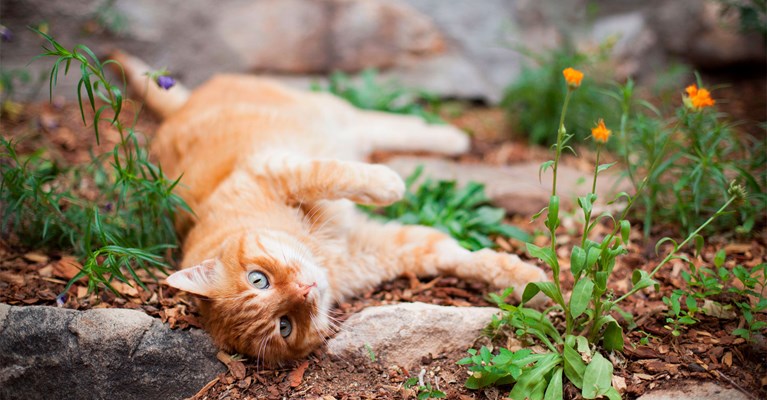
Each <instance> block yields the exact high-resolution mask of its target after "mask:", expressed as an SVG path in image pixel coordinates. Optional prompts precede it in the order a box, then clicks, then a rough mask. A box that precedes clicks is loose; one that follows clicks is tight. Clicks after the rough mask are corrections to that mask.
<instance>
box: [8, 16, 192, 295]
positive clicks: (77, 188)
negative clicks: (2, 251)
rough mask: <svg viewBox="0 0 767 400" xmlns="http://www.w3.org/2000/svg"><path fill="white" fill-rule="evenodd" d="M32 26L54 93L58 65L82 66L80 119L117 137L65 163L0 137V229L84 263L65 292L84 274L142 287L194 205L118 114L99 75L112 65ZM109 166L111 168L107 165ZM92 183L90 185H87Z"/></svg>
mask: <svg viewBox="0 0 767 400" xmlns="http://www.w3.org/2000/svg"><path fill="white" fill-rule="evenodd" d="M33 30H34V29H33ZM35 31H36V32H37V33H38V34H39V35H41V36H42V37H43V38H44V39H45V41H46V42H47V44H48V46H49V47H45V46H44V47H43V48H44V49H45V52H44V53H43V54H42V55H40V56H38V58H39V57H54V58H55V59H56V60H55V62H54V64H53V67H52V69H51V74H50V80H49V89H50V91H51V96H52V95H53V87H54V86H55V85H56V82H57V79H58V75H59V71H60V67H62V66H63V67H64V74H67V73H68V72H69V70H70V67H72V66H77V67H79V71H80V75H81V78H80V81H79V83H78V86H77V89H78V92H77V95H78V100H79V105H80V115H81V117H82V119H83V123H86V112H85V108H89V109H90V110H89V112H92V113H93V122H92V127H93V129H94V133H95V137H96V141H97V143H98V142H99V140H100V136H99V123H100V122H104V121H106V122H107V123H108V124H110V125H111V126H113V127H114V128H115V129H116V130H117V132H118V133H119V135H120V141H119V143H118V144H117V145H116V146H115V148H114V149H113V151H111V152H110V153H107V154H105V155H103V156H99V157H95V158H94V159H93V161H92V163H91V164H90V165H87V166H84V167H66V166H61V165H58V164H56V163H55V162H53V161H49V160H46V159H44V158H43V157H42V154H41V152H36V153H33V154H31V155H30V156H26V157H22V156H20V155H19V154H17V152H16V149H15V145H16V143H14V142H12V141H6V140H4V139H3V140H2V146H3V154H2V160H3V162H2V163H0V172H1V173H2V184H1V185H0V186H1V187H2V191H0V193H2V194H1V196H2V197H0V202H1V203H2V204H3V205H4V207H3V209H2V230H3V231H4V232H8V231H13V232H15V233H16V234H17V235H18V236H19V237H20V238H21V239H22V240H24V241H26V242H27V243H30V244H34V245H35V246H47V247H50V248H57V249H68V250H71V251H73V252H74V253H75V254H76V255H78V256H79V257H80V258H81V259H82V260H83V267H82V269H81V271H80V272H79V273H78V274H77V275H76V276H75V277H74V278H73V279H72V280H71V281H70V282H69V284H68V285H67V289H69V286H71V285H72V284H73V283H74V282H75V281H77V280H79V279H81V278H83V277H84V278H87V279H88V289H89V291H93V290H96V289H98V288H100V287H107V288H110V289H112V287H111V285H110V282H111V281H112V280H113V279H117V280H119V281H122V282H125V283H128V284H130V282H129V279H130V278H132V279H133V280H135V281H136V282H137V283H138V284H139V285H142V286H143V283H142V281H141V279H139V277H138V275H137V274H136V268H141V269H143V270H145V271H146V272H147V273H148V274H149V275H150V276H152V277H154V271H156V270H159V271H160V272H162V273H165V270H164V267H165V266H166V265H167V264H166V263H165V261H164V259H165V257H166V256H167V254H168V251H169V249H173V248H175V247H176V243H177V238H176V233H175V229H174V225H173V218H174V215H175V213H176V212H177V211H179V210H185V211H187V212H191V210H190V209H189V208H188V206H187V205H186V204H185V203H184V202H183V200H181V198H179V197H178V196H176V195H175V194H173V192H172V190H173V188H174V187H175V186H176V185H177V184H178V180H175V181H173V180H169V179H167V177H166V176H165V175H164V174H163V172H162V169H161V168H160V167H158V166H155V165H154V164H152V163H151V162H150V161H149V159H148V154H147V151H146V150H145V149H144V148H142V147H141V145H139V140H138V137H137V136H136V133H135V132H134V130H133V128H132V127H131V126H126V125H125V124H124V123H123V122H122V121H121V120H120V119H119V117H120V114H121V111H122V110H123V102H124V99H123V90H121V89H120V88H119V87H118V86H115V85H113V84H112V83H111V82H110V81H109V80H107V78H106V76H105V74H104V67H106V66H107V65H109V64H113V63H114V64H116V63H115V62H114V61H112V60H109V61H106V62H103V63H102V62H101V61H99V59H98V58H97V57H96V56H95V55H94V54H93V52H92V51H91V50H90V49H89V48H87V47H86V46H84V45H77V46H75V47H74V48H73V49H72V50H67V49H65V48H64V47H63V46H62V45H61V44H59V43H58V42H56V41H55V40H54V39H53V38H52V37H50V36H48V35H47V34H45V33H43V32H41V31H39V30H35ZM123 86H124V83H123ZM83 94H84V95H85V96H86V98H87V100H83V98H82V97H83ZM134 121H135V119H134ZM107 163H108V164H109V167H111V168H107V167H105V164H107ZM82 182H86V183H85V184H83V183H82ZM89 185H92V186H93V187H94V188H95V189H92V190H86V189H84V187H85V188H87V187H88V186H89ZM65 291H66V290H65Z"/></svg>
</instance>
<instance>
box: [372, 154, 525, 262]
mask: <svg viewBox="0 0 767 400" xmlns="http://www.w3.org/2000/svg"><path fill="white" fill-rule="evenodd" d="M422 173H423V166H419V167H418V168H416V170H415V171H413V173H412V174H411V175H410V176H409V177H407V179H405V183H406V185H407V191H406V193H405V197H404V198H403V199H402V200H401V201H398V202H396V203H394V204H392V205H389V206H387V207H383V208H370V207H365V208H363V209H365V210H368V211H369V212H370V213H371V215H373V216H374V217H381V218H385V219H387V220H396V221H399V222H401V223H403V224H409V225H415V224H418V225H426V226H432V227H434V228H437V229H439V230H441V231H443V232H445V233H447V234H449V235H450V236H452V237H453V238H455V239H456V240H458V242H459V243H460V244H461V246H463V247H465V248H467V249H469V250H479V249H483V248H487V247H490V248H493V247H495V246H496V244H495V242H494V241H493V240H492V239H491V237H493V236H498V235H500V236H504V237H512V238H515V239H518V240H522V241H525V242H527V241H530V240H531V236H530V235H528V234H527V233H526V232H524V231H523V230H521V229H519V228H517V227H514V226H511V225H507V224H504V223H503V218H504V217H505V216H506V212H505V211H504V210H503V209H501V208H496V207H492V206H489V205H488V204H489V202H490V199H489V198H488V197H487V195H486V194H485V186H484V185H483V184H480V183H476V182H469V183H468V184H467V185H465V186H463V187H461V188H459V187H458V185H457V184H456V182H454V181H433V180H431V179H426V180H424V182H423V183H422V184H421V185H420V186H418V189H416V190H415V191H413V186H414V183H415V182H416V181H417V180H418V178H420V177H421V174H422Z"/></svg>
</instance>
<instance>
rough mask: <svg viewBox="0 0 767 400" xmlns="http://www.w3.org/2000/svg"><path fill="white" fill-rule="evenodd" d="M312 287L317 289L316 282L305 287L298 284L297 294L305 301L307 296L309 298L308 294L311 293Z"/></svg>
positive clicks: (302, 284)
mask: <svg viewBox="0 0 767 400" xmlns="http://www.w3.org/2000/svg"><path fill="white" fill-rule="evenodd" d="M313 287H317V282H312V284H310V285H307V284H304V283H298V294H299V295H300V296H301V297H303V298H304V300H306V298H307V296H309V292H311V291H312V288H313Z"/></svg>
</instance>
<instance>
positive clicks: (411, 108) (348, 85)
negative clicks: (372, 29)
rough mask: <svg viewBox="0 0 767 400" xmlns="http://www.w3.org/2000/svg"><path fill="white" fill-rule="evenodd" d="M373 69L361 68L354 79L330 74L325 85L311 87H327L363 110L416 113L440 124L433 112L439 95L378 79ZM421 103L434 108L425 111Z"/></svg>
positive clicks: (340, 74) (338, 74)
mask: <svg viewBox="0 0 767 400" xmlns="http://www.w3.org/2000/svg"><path fill="white" fill-rule="evenodd" d="M377 76H378V72H377V71H376V70H375V69H366V70H364V71H362V74H361V75H360V80H359V81H358V82H355V81H354V80H353V79H352V78H351V77H349V76H348V75H346V74H344V73H343V72H335V73H333V74H332V75H331V76H330V82H329V83H328V86H327V87H322V85H319V84H314V85H312V90H314V91H327V92H330V93H332V94H334V95H336V96H338V97H341V98H342V99H345V100H346V101H348V102H349V103H351V104H352V105H354V106H355V107H357V108H361V109H363V110H377V111H386V112H390V113H394V114H406V115H415V116H418V117H421V118H422V119H423V120H424V121H426V122H428V123H430V124H442V123H444V121H443V120H442V118H440V116H439V115H437V114H436V111H438V110H439V106H440V100H439V97H437V96H435V95H433V94H431V93H428V92H426V91H417V90H411V89H406V88H403V87H400V86H399V85H396V84H395V83H393V82H387V83H383V84H382V83H380V82H379V81H378V77H377ZM423 104H428V106H429V107H428V108H429V109H431V110H435V112H431V111H427V109H426V108H424V106H423Z"/></svg>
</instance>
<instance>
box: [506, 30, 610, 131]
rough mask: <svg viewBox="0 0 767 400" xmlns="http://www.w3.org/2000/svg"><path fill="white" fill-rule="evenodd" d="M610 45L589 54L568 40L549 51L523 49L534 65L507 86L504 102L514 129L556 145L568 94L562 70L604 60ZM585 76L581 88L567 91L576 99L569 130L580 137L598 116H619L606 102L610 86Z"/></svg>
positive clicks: (572, 106)
mask: <svg viewBox="0 0 767 400" xmlns="http://www.w3.org/2000/svg"><path fill="white" fill-rule="evenodd" d="M609 48H610V44H609V43H608V44H606V45H604V46H603V47H602V48H601V49H600V51H599V52H598V53H597V54H590V53H584V52H579V51H577V50H576V49H575V47H574V46H573V45H572V44H569V43H566V44H565V45H564V46H563V47H561V48H558V49H554V50H550V51H547V52H541V53H534V52H531V51H522V54H524V55H526V56H528V57H529V58H530V59H532V60H533V62H534V66H533V67H529V66H526V67H524V68H523V69H522V72H521V73H520V75H519V77H518V78H517V79H516V81H514V82H513V83H512V84H510V85H509V86H508V87H507V88H506V89H505V91H504V98H503V101H502V103H501V104H502V106H503V107H504V108H505V109H506V110H507V113H508V116H509V120H510V121H511V124H512V126H513V127H515V130H516V131H518V132H521V133H522V134H523V135H525V137H526V138H527V140H528V141H529V142H530V143H533V144H540V145H545V146H550V145H553V144H554V143H555V142H556V132H557V129H558V128H559V121H558V118H557V117H558V116H559V111H560V107H561V105H562V103H563V102H564V98H565V95H566V93H565V91H564V90H562V82H563V78H562V73H561V72H562V70H563V69H565V68H566V67H568V66H573V65H586V64H591V63H592V61H597V60H603V59H605V57H606V55H607V54H608V53H607V51H608V50H609ZM593 76H597V75H596V74H595V75H593ZM586 79H587V81H586V82H585V84H584V87H583V89H582V90H579V91H577V92H576V93H572V94H568V95H570V96H571V97H572V100H573V101H572V104H571V105H570V106H571V112H570V115H571V116H572V117H571V119H570V121H569V124H568V125H569V133H570V134H574V135H575V137H576V138H577V139H579V140H580V139H584V138H586V137H587V135H588V132H589V129H590V127H591V124H592V123H593V121H595V120H596V119H597V118H598V117H600V116H612V115H617V112H616V110H615V105H614V104H612V103H611V102H610V101H607V100H608V99H607V98H606V97H605V96H604V94H603V93H602V92H603V91H604V90H605V89H607V87H608V86H607V85H606V83H604V82H599V81H597V80H595V79H594V78H591V77H590V76H589V77H587V78H586ZM607 123H608V125H613V124H614V123H615V121H612V120H610V119H608V120H607Z"/></svg>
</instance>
